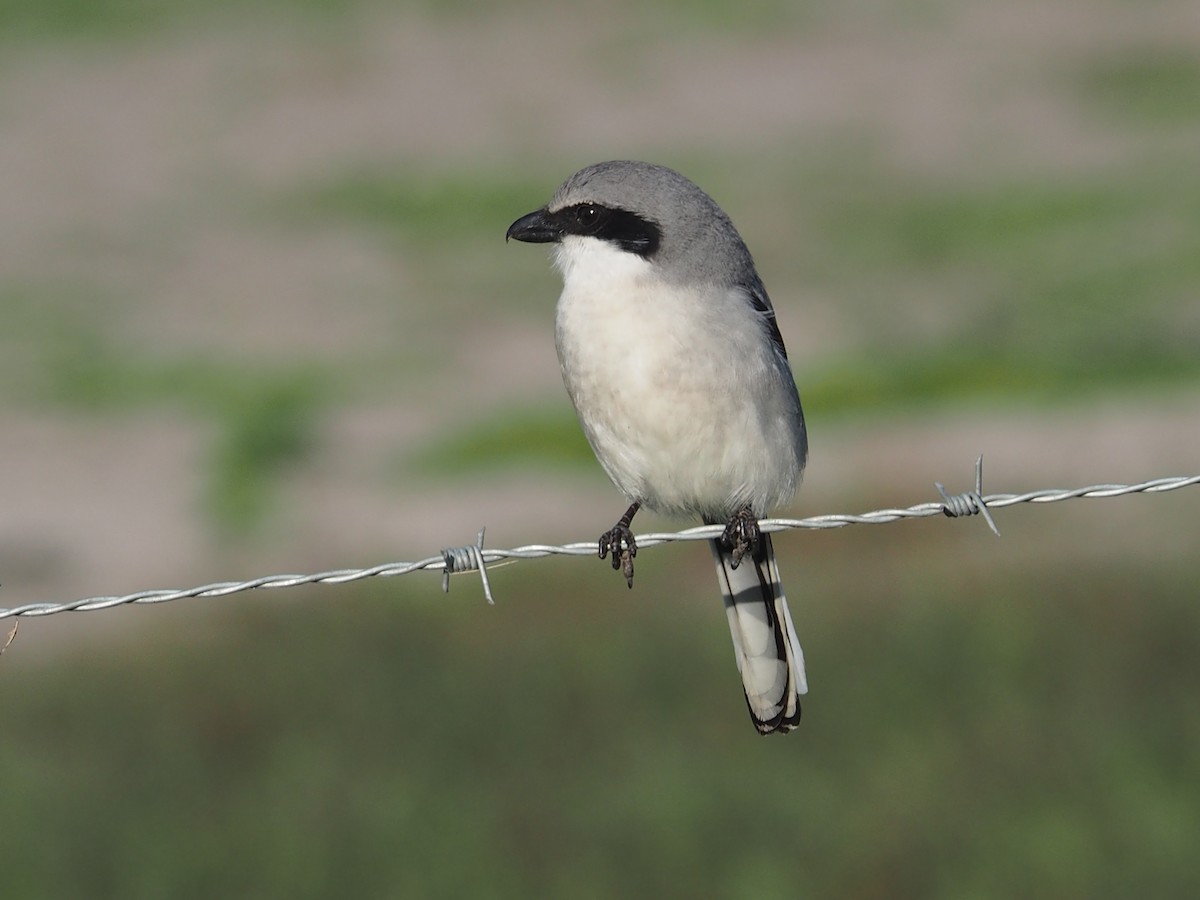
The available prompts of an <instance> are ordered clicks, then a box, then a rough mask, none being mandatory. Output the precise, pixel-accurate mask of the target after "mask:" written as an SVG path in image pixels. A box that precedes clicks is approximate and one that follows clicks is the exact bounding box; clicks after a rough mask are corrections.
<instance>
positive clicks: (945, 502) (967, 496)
mask: <svg viewBox="0 0 1200 900" xmlns="http://www.w3.org/2000/svg"><path fill="white" fill-rule="evenodd" d="M933 486H934V487H935V488H937V490H938V493H939V494H941V495H942V512H943V513H945V514H946V516H948V517H949V518H951V519H956V518H958V517H959V516H974V515H981V516H983V518H984V520H985V521H986V522H987V523H988V528H990V529H992V534H994V535H995V536H996V537H1000V529H999V528H997V527H996V522H995V521H994V520H993V519H992V514H991V513H990V512H988V508H987V501H986V500H984V499H983V454H982V453H980V454H979V458H978V459H977V460H975V490H973V491H964V492H963V493H961V494H954V495H952V496H951V495H949V494H947V493H946V489H945V488H944V487H943V486H942V483H941V482H940V481H935V482H934V483H933Z"/></svg>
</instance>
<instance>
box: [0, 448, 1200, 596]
mask: <svg viewBox="0 0 1200 900" xmlns="http://www.w3.org/2000/svg"><path fill="white" fill-rule="evenodd" d="M982 480H983V475H982V463H978V462H977V463H976V481H975V485H976V490H975V491H974V492H973V493H974V494H975V495H981V494H982V490H981V484H982ZM1196 485H1200V475H1175V476H1169V477H1164V478H1152V479H1150V480H1149V481H1142V482H1139V483H1137V484H1093V485H1090V486H1088V487H1080V488H1068V489H1065V490H1064V489H1062V488H1043V489H1042V490H1036V491H1028V492H1026V493H1024V494H989V495H988V496H986V497H984V496H978V507H979V509H978V512H979V513H980V514H984V513H985V510H986V509H987V508H988V507H991V508H992V509H998V508H999V507H1002V506H1015V505H1016V504H1018V503H1058V502H1059V501H1062V500H1077V499H1083V498H1088V499H1103V498H1108V497H1122V496H1125V495H1126V494H1163V493H1166V492H1167V491H1177V490H1179V489H1181V488H1185V487H1195V486H1196ZM946 499H947V503H932V502H925V503H918V504H916V505H915V506H910V507H907V508H905V509H877V510H874V511H873V512H867V513H859V514H857V515H851V514H847V513H834V514H830V515H823V516H810V517H808V518H807V519H763V520H761V521H760V522H759V523H758V527H759V529H760V530H761V531H764V532H775V531H786V530H788V529H792V528H845V527H846V526H847V525H885V524H887V523H889V522H897V521H899V520H900V519H924V518H928V517H930V516H940V515H945V514H946V510H947V509H948V508H949V507H948V503H949V501H950V498H946ZM724 530H725V526H723V525H698V526H696V527H695V528H687V529H684V530H683V531H677V532H671V533H666V532H663V533H647V534H639V535H637V545H638V547H639V548H642V549H647V548H649V547H655V546H657V545H659V544H666V543H670V542H672V541H707V540H712V539H714V538H719V537H720V536H721V534H722V533H723V532H724ZM458 549H460V550H462V551H463V554H464V556H465V561H464V563H463V564H462V568H455V567H456V566H457V565H459V563H458V562H457V559H458V556H459V554H458V553H454V552H452V553H451V556H452V558H451V559H447V557H446V554H445V553H442V554H439V555H437V556H430V557H427V558H425V559H420V560H417V561H415V562H391V563H382V564H380V565H376V566H370V567H368V568H360V569H335V570H333V571H329V572H317V573H314V574H310V575H295V574H291V575H265V576H262V577H260V578H252V579H250V580H248V581H221V582H215V583H213V584H204V585H200V586H199V587H192V588H185V589H182V590H180V589H172V590H149V591H138V592H136V593H133V594H124V595H121V596H98V597H85V598H83V599H81V600H71V601H68V602H66V603H27V604H25V605H24V606H14V607H12V608H9V609H4V608H0V619H10V618H16V617H18V616H30V617H32V616H50V615H54V614H55V613H61V612H84V611H89V610H100V609H112V608H113V607H115V606H125V605H128V604H139V605H141V604H150V603H166V602H168V601H171V600H185V599H188V598H192V597H195V598H212V597H226V596H229V595H230V594H237V593H241V592H242V591H249V590H267V589H274V588H290V587H299V586H300V585H302V584H348V583H350V582H352V581H362V580H364V579H367V578H388V577H394V576H396V575H408V574H410V573H412V572H420V571H426V570H429V571H435V572H442V573H444V574H443V586H445V584H446V578H447V577H448V574H449V573H453V572H455V571H463V572H469V571H474V570H475V569H478V570H479V572H480V577H481V578H482V579H483V587H484V594H485V596H487V598H488V602H489V603H491V602H493V601H492V597H491V586H490V585H489V584H488V580H487V572H486V571H485V569H484V563H493V564H494V563H496V562H497V561H499V560H518V559H538V558H541V557H543V556H556V555H557V556H595V555H596V542H595V541H594V540H590V541H576V542H575V543H573V544H563V545H561V546H559V545H553V544H527V545H526V546H524V547H516V548H514V549H512V550H484V549H483V532H482V530H481V531H480V533H479V540H478V541H477V542H476V544H475V545H474V546H473V547H467V548H458ZM447 552H450V551H447Z"/></svg>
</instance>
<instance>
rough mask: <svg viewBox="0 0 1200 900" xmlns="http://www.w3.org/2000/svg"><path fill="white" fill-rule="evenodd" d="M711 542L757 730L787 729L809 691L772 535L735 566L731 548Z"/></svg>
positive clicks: (794, 722) (795, 721)
mask: <svg viewBox="0 0 1200 900" xmlns="http://www.w3.org/2000/svg"><path fill="white" fill-rule="evenodd" d="M710 544H711V546H712V551H713V557H714V558H715V559H716V562H717V577H718V578H719V579H720V581H721V593H722V594H723V595H724V600H725V612H726V613H727V614H728V616H729V631H730V633H731V635H732V636H733V653H734V656H735V657H736V658H737V667H738V671H739V672H741V673H742V685H743V686H744V687H745V689H746V705H747V706H749V707H750V717H751V718H752V719H754V727H755V728H757V729H758V732H759V734H770V733H771V732H774V731H778V732H784V731H791V730H792V729H793V728H795V727H796V726H797V725H798V724H799V723H800V695H801V694H807V693H808V682H807V680H806V679H805V677H804V653H803V651H802V650H801V649H800V640H799V638H797V637H796V626H794V625H793V624H792V616H791V613H789V612H788V606H787V599H786V598H785V597H784V596H783V585H782V584H781V583H780V581H779V566H778V565H777V564H776V562H775V549H774V548H773V547H772V546H771V536H770V535H769V534H763V535H760V537H759V541H758V547H757V552H755V553H754V554H753V557H751V554H750V553H747V554H746V555H745V556H744V557H742V561H741V564H740V565H738V567H737V568H736V569H735V568H734V567H733V554H732V551H730V550H728V549H726V548H725V547H724V546H722V544H721V542H720V541H711V542H710Z"/></svg>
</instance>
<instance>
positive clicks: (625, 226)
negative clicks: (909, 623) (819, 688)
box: [505, 160, 808, 734]
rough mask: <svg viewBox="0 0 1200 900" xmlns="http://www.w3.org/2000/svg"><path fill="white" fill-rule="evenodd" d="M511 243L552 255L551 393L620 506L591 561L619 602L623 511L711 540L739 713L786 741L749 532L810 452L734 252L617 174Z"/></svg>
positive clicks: (754, 291)
mask: <svg viewBox="0 0 1200 900" xmlns="http://www.w3.org/2000/svg"><path fill="white" fill-rule="evenodd" d="M510 238H511V239H515V240H518V241H524V242H527V243H535V244H552V245H553V247H552V257H553V263H554V266H555V268H557V270H558V271H559V273H560V274H561V276H562V282H563V289H562V293H561V295H560V296H559V299H558V304H557V307H556V311H555V346H556V348H557V350H558V359H559V364H560V368H561V370H562V377H563V383H564V385H565V386H566V389H567V393H568V395H569V396H570V399H571V401H572V403H573V404H574V406H575V410H576V413H577V415H578V418H579V422H580V424H581V426H582V428H583V431H584V434H585V435H586V437H587V440H588V443H589V444H590V445H591V448H592V451H593V452H594V453H595V456H596V459H597V460H598V461H599V463H600V465H601V467H602V468H603V469H604V471H605V472H606V473H607V475H608V477H609V479H610V480H611V481H612V482H613V484H614V485H615V486H616V487H617V489H618V490H619V491H620V492H621V493H622V494H624V495H625V497H626V499H627V500H628V501H629V507H628V509H627V510H626V511H625V513H624V514H623V515H622V516H621V517H620V518H619V519H618V521H617V522H616V524H615V525H614V526H613V527H612V528H611V529H609V530H608V531H606V532H605V533H604V534H603V535H601V536H600V540H599V545H598V550H599V556H600V557H601V558H604V557H605V556H607V555H608V554H609V553H611V554H612V566H613V568H614V569H618V570H620V571H621V572H622V574H623V575H624V576H625V579H626V582H627V583H628V585H629V587H630V588H632V587H633V574H634V568H633V559H634V557H635V556H636V554H637V542H636V539H635V537H634V534H633V531H632V530H631V525H632V522H633V517H634V516H635V515H636V514H637V512H638V510H640V509H642V508H647V509H650V510H653V511H655V512H657V513H659V514H662V515H665V516H668V517H674V518H693V519H694V518H699V519H700V520H701V521H702V522H704V523H705V524H708V525H721V524H724V525H725V528H724V531H723V532H722V533H721V535H720V537H718V538H716V539H714V540H711V541H710V542H709V543H710V546H711V549H712V554H713V558H714V560H715V563H716V569H717V576H718V579H719V582H720V587H721V593H722V596H723V599H724V604H725V609H726V613H727V616H728V620H729V628H730V633H731V636H732V638H733V648H734V656H735V660H736V662H737V667H738V670H739V672H740V673H741V677H742V686H743V688H744V690H745V694H746V705H747V707H748V708H749V710H750V716H751V718H752V720H753V722H754V725H755V727H756V728H757V729H758V732H759V733H760V734H771V733H782V732H787V731H791V730H792V729H794V728H795V727H796V726H797V725H798V724H799V722H800V714H801V706H800V696H801V695H803V694H806V693H807V692H808V682H807V678H806V675H805V669H804V654H803V652H802V650H801V648H800V641H799V638H798V636H797V633H796V628H795V626H794V625H793V623H792V617H791V613H790V611H789V610H788V605H787V600H786V598H785V596H784V593H783V586H782V584H781V582H780V576H779V566H778V563H777V561H776V557H775V550H774V547H773V546H772V542H771V536H770V534H769V533H767V532H763V531H761V530H760V529H759V526H758V522H759V519H760V518H763V517H765V516H766V515H767V514H768V513H769V512H770V511H771V510H772V509H776V508H778V507H780V506H783V505H785V504H787V503H789V502H790V501H791V500H792V497H793V495H794V494H795V492H796V490H797V488H798V486H799V483H800V478H801V474H802V472H803V469H804V465H805V461H806V459H807V456H808V438H807V431H806V428H805V424H804V413H803V410H802V409H801V405H800V396H799V393H798V391H797V389H796V382H795V379H794V377H793V374H792V369H791V365H790V363H789V362H788V357H787V351H786V349H785V347H784V343H783V337H782V336H781V335H780V332H779V325H778V323H777V321H776V317H775V310H774V308H773V307H772V305H771V301H770V298H769V297H768V296H767V291H766V288H765V287H764V286H763V282H762V279H761V278H760V277H759V275H758V271H757V269H756V268H755V265H754V260H753V258H752V257H751V255H750V251H749V250H748V249H747V248H746V244H745V242H744V241H743V240H742V237H741V235H740V234H739V233H738V230H737V229H736V228H735V227H734V225H733V222H732V221H731V220H730V218H729V216H727V215H726V214H725V212H724V211H723V210H722V209H721V207H720V206H718V205H717V203H716V201H715V200H713V199H712V197H710V196H709V195H708V194H707V193H705V192H704V191H703V190H702V189H701V188H700V187H699V186H697V185H696V184H695V183H694V182H692V181H691V180H690V179H688V178H687V177H685V176H684V175H681V174H680V173H678V172H676V171H675V170H673V169H670V168H667V167H666V166H661V165H656V164H652V163H646V162H637V161H632V160H612V161H608V162H600V163H595V164H593V165H589V166H586V167H584V168H582V169H580V170H579V171H578V172H576V173H575V174H573V175H571V176H570V177H569V178H568V179H567V180H566V181H565V182H563V184H562V185H561V186H560V187H559V188H558V189H557V190H556V191H555V193H554V195H553V196H552V197H551V199H550V201H549V203H547V204H546V205H545V206H543V207H541V208H540V209H537V210H535V211H533V212H531V213H528V214H527V215H524V216H521V217H520V218H518V219H517V220H516V221H515V222H513V223H512V225H511V226H509V228H508V231H507V233H506V236H505V240H506V241H507V240H508V239H510Z"/></svg>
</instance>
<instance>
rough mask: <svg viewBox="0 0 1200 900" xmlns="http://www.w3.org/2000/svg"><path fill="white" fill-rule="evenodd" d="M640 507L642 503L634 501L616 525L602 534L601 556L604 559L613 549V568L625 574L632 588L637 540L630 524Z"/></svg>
mask: <svg viewBox="0 0 1200 900" xmlns="http://www.w3.org/2000/svg"><path fill="white" fill-rule="evenodd" d="M640 507H641V504H640V503H634V504H633V505H632V506H630V507H629V509H627V510H626V511H625V515H623V516H621V518H620V519H619V520H618V521H617V524H616V525H614V526H613V527H612V528H610V529H609V530H608V531H606V532H604V534H602V535H600V558H601V559H604V557H606V556H608V554H609V551H610V550H611V551H612V567H613V570H614V571H620V573H621V574H622V575H624V576H625V583H626V584H627V585H629V587H630V588H632V587H633V558H634V557H635V556H637V541H636V540H634V537H633V530H632V529H631V528H630V527H629V526H630V524H631V523H632V522H633V517H634V515H635V514H636V513H637V511H638V509H639V508H640Z"/></svg>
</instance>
